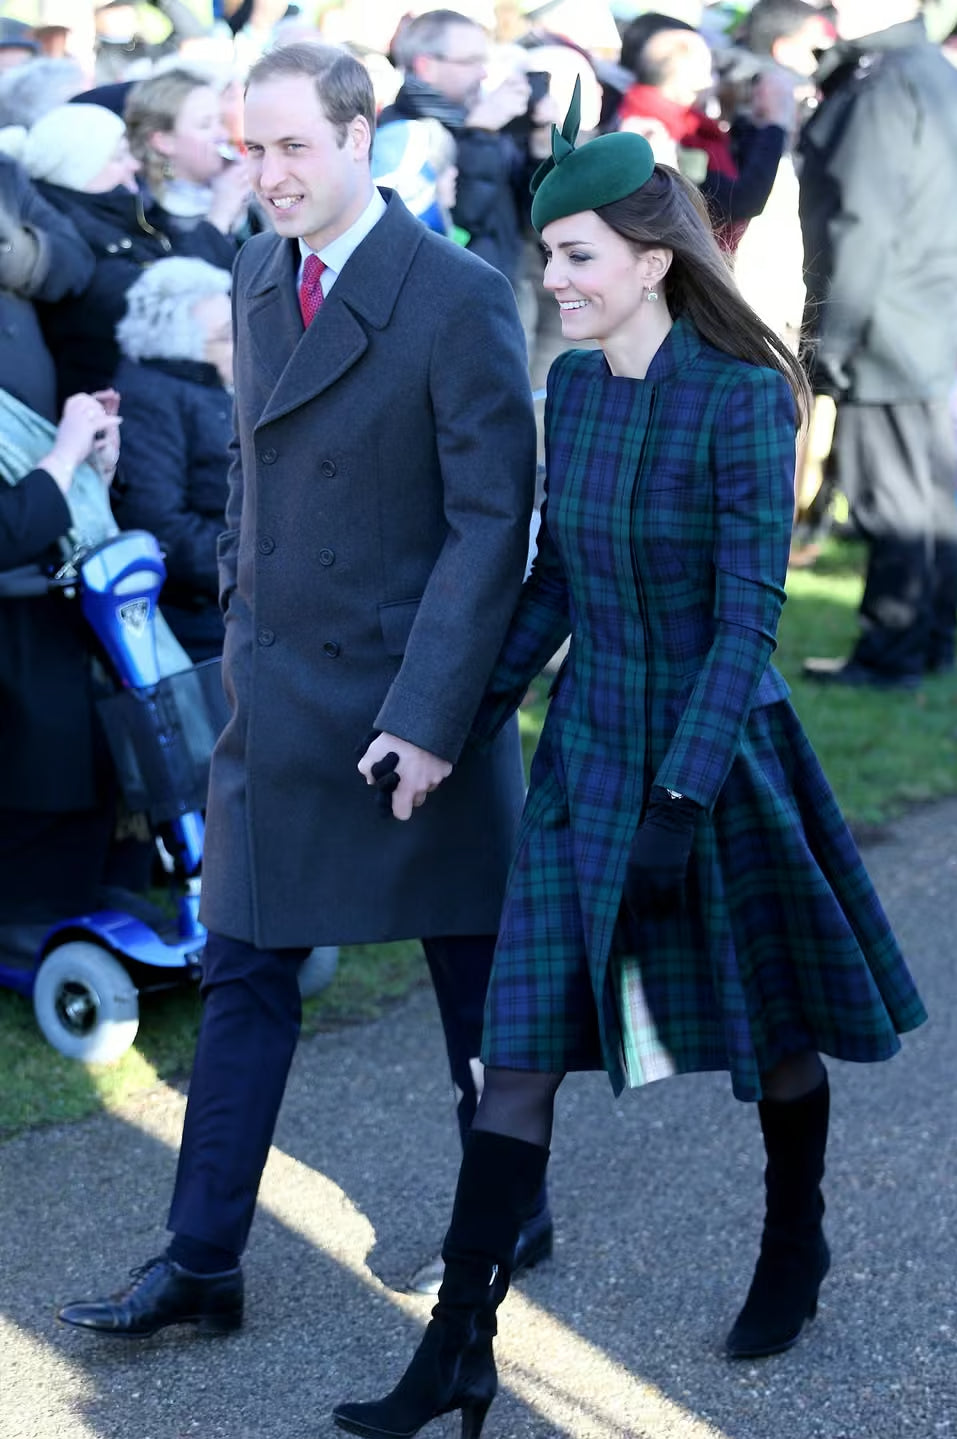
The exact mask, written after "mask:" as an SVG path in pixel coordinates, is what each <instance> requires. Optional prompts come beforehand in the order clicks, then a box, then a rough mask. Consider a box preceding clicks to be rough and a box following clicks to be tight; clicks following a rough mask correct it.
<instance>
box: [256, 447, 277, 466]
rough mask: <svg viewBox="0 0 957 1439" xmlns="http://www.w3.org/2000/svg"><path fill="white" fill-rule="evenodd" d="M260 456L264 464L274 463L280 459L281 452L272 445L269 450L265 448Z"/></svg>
mask: <svg viewBox="0 0 957 1439" xmlns="http://www.w3.org/2000/svg"><path fill="white" fill-rule="evenodd" d="M259 458H260V459H261V460H262V462H263V464H264V465H274V464H275V463H276V461H277V460H278V459H279V452H278V450H274V449H273V448H272V446H270V447H269V449H268V450H263V452H262V454H261V455H260V456H259Z"/></svg>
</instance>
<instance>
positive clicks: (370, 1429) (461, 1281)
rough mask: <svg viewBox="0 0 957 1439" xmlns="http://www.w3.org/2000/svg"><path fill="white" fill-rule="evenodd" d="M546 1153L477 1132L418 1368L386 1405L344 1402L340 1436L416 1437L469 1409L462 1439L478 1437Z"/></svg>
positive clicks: (415, 1360)
mask: <svg viewBox="0 0 957 1439" xmlns="http://www.w3.org/2000/svg"><path fill="white" fill-rule="evenodd" d="M547 1162H548V1150H547V1149H545V1148H543V1147H542V1146H540V1145H537V1144H528V1143H526V1142H525V1140H523V1139H512V1138H510V1137H508V1136H507V1135H502V1134H492V1133H490V1132H488V1131H487V1130H475V1129H473V1130H471V1131H470V1133H469V1135H468V1137H467V1139H466V1144H465V1153H464V1156H463V1159H462V1168H461V1170H460V1171H459V1182H458V1188H457V1189H456V1194H455V1205H454V1207H453V1210H452V1222H451V1224H450V1225H449V1231H448V1234H447V1235H446V1237H445V1244H444V1245H443V1246H442V1258H443V1259H444V1260H445V1276H444V1278H443V1280H442V1287H441V1289H440V1290H439V1298H438V1303H437V1304H436V1306H435V1308H434V1309H433V1310H432V1319H431V1322H430V1324H429V1326H428V1328H427V1329H426V1331H425V1335H424V1337H423V1339H422V1342H421V1343H420V1345H419V1347H418V1349H417V1350H416V1352H415V1354H414V1355H413V1357H412V1362H411V1364H410V1365H409V1367H408V1369H407V1370H406V1371H405V1373H404V1374H403V1376H402V1378H401V1379H400V1380H399V1382H398V1384H397V1385H396V1387H395V1388H394V1389H393V1390H392V1392H391V1393H390V1394H387V1395H386V1397H385V1398H384V1399H379V1400H376V1401H374V1402H373V1403H369V1404H340V1405H339V1406H338V1407H337V1408H336V1409H335V1410H334V1411H333V1418H334V1419H335V1421H336V1423H337V1424H338V1426H339V1428H340V1429H347V1430H348V1431H349V1433H350V1434H361V1435H364V1436H365V1439H412V1435H414V1434H417V1433H418V1432H419V1430H420V1429H421V1428H422V1426H423V1425H424V1424H428V1423H429V1422H430V1420H432V1419H436V1418H438V1416H439V1415H440V1414H449V1413H451V1412H452V1411H453V1410H456V1409H460V1410H461V1411H462V1439H479V1435H480V1434H481V1430H482V1425H483V1423H484V1422H485V1415H486V1412H487V1411H488V1407H489V1405H490V1404H491V1402H492V1400H493V1399H494V1397H495V1391H496V1388H497V1386H498V1380H497V1377H496V1373H495V1360H494V1358H493V1356H492V1339H493V1337H494V1335H495V1332H496V1322H495V1311H496V1309H497V1308H498V1306H499V1304H500V1303H501V1302H502V1300H503V1299H504V1298H505V1295H506V1293H507V1291H508V1283H509V1277H510V1266H511V1262H512V1256H513V1255H514V1253H515V1241H516V1240H517V1238H518V1231H519V1229H520V1227H521V1224H522V1220H523V1219H524V1218H525V1216H526V1215H527V1214H528V1213H529V1212H530V1211H531V1209H532V1208H533V1206H534V1204H535V1201H536V1198H537V1196H538V1192H539V1190H540V1188H541V1184H542V1180H543V1178H544V1176H545V1166H546V1164H547Z"/></svg>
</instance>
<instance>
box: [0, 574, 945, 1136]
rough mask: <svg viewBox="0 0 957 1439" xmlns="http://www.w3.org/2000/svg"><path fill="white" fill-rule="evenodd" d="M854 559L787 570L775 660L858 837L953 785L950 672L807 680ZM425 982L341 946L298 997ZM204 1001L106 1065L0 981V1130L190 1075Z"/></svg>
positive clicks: (834, 634) (320, 1022)
mask: <svg viewBox="0 0 957 1439" xmlns="http://www.w3.org/2000/svg"><path fill="white" fill-rule="evenodd" d="M860 565H861V553H860V551H859V550H856V549H855V548H854V547H852V546H847V545H841V546H838V545H835V546H833V547H832V548H831V549H830V550H828V551H827V552H826V553H825V555H824V557H823V558H822V559H821V560H820V561H819V562H818V564H817V566H816V567H815V568H814V570H812V571H795V572H793V573H792V574H791V576H790V578H789V581H788V603H787V605H786V606H785V610H784V617H783V620H782V623H781V631H780V643H779V647H778V651H777V655H776V657H775V659H776V663H777V664H778V666H779V668H780V669H781V670H782V671H783V673H784V675H785V677H786V678H787V679H788V681H789V682H790V683H791V685H792V691H793V696H792V697H793V700H794V704H795V707H796V709H797V711H798V713H799V714H800V716H801V719H802V721H803V723H804V725H805V727H806V729H807V731H808V734H809V735H810V737H811V740H812V742H813V743H814V745H815V747H816V749H817V752H818V754H819V756H820V758H821V762H822V764H823V765H824V769H825V771H826V773H827V775H828V778H829V779H830V781H831V784H832V786H833V788H834V790H835V792H836V794H837V797H838V799H839V801H840V803H841V805H842V806H843V808H844V810H845V813H846V814H847V816H848V818H849V819H850V820H851V822H852V824H853V825H854V826H855V829H856V830H857V832H858V833H859V834H860V835H862V836H865V837H866V834H867V832H868V830H870V829H871V828H872V827H874V826H880V825H882V824H885V823H887V822H888V821H889V820H891V819H893V817H894V815H896V814H899V813H900V812H901V811H902V810H903V809H904V808H905V807H906V806H907V805H908V804H911V803H913V802H915V801H922V800H928V799H934V798H938V797H940V796H942V795H947V794H954V793H957V678H955V677H954V675H949V676H945V677H941V678H934V679H929V680H928V681H927V682H926V684H925V685H924V686H923V687H922V688H921V689H919V690H917V691H914V692H905V693H894V692H890V693H876V692H871V691H855V690H847V691H844V690H841V689H840V688H837V689H833V690H832V689H828V688H822V687H818V686H815V685H813V684H811V683H809V682H807V681H805V680H803V679H802V678H801V676H800V667H801V661H802V659H804V658H805V657H806V656H807V655H810V654H825V655H826V654H834V655H843V654H846V653H847V652H848V650H849V648H850V646H851V644H852V643H853V638H854V634H855V630H856V612H857V604H858V601H859V598H860V592H861V577H860ZM546 690H547V684H546V682H545V681H543V680H540V681H537V682H536V683H535V684H534V685H533V686H532V688H531V690H530V691H529V695H528V698H527V700H526V703H525V704H524V705H523V707H522V710H521V712H520V716H519V719H520V724H521V728H522V741H523V745H524V748H525V754H526V760H528V759H529V758H530V756H531V753H532V750H533V749H534V746H535V742H536V739H537V735H538V731H539V729H540V727H541V723H542V719H543V717H544V709H545V695H546ZM426 980H427V972H426V967H425V960H424V958H423V956H422V951H421V948H420V946H419V945H418V944H417V943H415V942H412V941H409V942H407V943H403V944H394V945H365V946H353V947H350V948H347V949H344V950H343V951H342V953H341V956H340V962H339V970H338V973H337V975H336V978H335V979H334V980H333V983H332V984H331V985H330V986H329V988H328V989H327V990H326V991H325V993H324V994H322V995H320V996H319V997H318V998H317V999H314V1000H310V1001H309V1002H308V1003H307V1005H306V1009H305V1019H304V1025H303V1032H304V1033H306V1034H312V1033H316V1032H317V1031H319V1030H321V1029H326V1028H330V1027H338V1026H341V1025H344V1024H351V1023H355V1022H358V1021H361V1020H365V1019H369V1018H372V1017H373V1016H375V1015H377V1014H380V1013H382V1012H383V1011H384V1010H385V1009H386V1008H387V1007H388V1006H389V1005H390V1004H392V1003H394V1002H395V1001H396V1000H397V999H399V998H401V997H402V996H403V995H405V994H407V993H408V992H409V991H410V989H412V988H413V987H414V986H416V985H418V984H423V983H425V982H426ZM198 1013H199V1001H198V996H197V994H196V993H195V991H194V990H191V989H188V990H180V991H173V992H167V993H165V994H162V995H157V996H152V997H150V996H145V997H144V999H143V1002H142V1006H141V1021H140V1029H139V1034H138V1036H137V1041H136V1045H135V1046H134V1048H133V1049H132V1050H130V1051H129V1053H127V1054H126V1055H124V1056H123V1058H122V1059H120V1060H118V1061H116V1062H115V1063H114V1064H110V1065H90V1066H83V1065H79V1064H76V1063H74V1062H73V1061H70V1060H66V1059H63V1058H62V1057H61V1056H60V1055H58V1054H57V1053H55V1052H54V1050H52V1049H51V1048H50V1047H49V1046H48V1045H47V1044H46V1042H45V1041H44V1040H43V1039H42V1037H41V1036H40V1034H39V1031H38V1030H37V1029H36V1026H35V1024H34V1020H33V1011H32V1009H31V1006H30V1005H29V1003H28V1002H27V1001H26V1000H23V999H20V998H19V997H18V996H16V995H13V994H9V993H6V992H4V991H0V1095H2V1099H0V1139H3V1138H6V1137H9V1136H11V1135H13V1134H15V1133H17V1132H19V1131H21V1130H23V1129H26V1128H30V1127H32V1126H34V1125H39V1124H45V1123H56V1122H62V1121H65V1120H72V1119H77V1118H80V1117H81V1116H82V1115H85V1114H89V1113H92V1112H93V1111H95V1110H97V1109H99V1108H102V1107H109V1106H110V1105H115V1104H120V1103H122V1102H123V1101H124V1100H126V1099H128V1098H129V1097H130V1096H131V1095H133V1094H135V1093H137V1092H142V1091H143V1090H145V1089H148V1088H150V1087H151V1086H153V1085H155V1084H156V1082H157V1081H158V1080H160V1079H167V1080H170V1079H172V1080H177V1079H182V1078H184V1077H185V1076H186V1074H187V1073H188V1070H189V1065H190V1062H191V1059H192V1051H193V1043H194V1039H195V1034H196V1023H197V1017H198Z"/></svg>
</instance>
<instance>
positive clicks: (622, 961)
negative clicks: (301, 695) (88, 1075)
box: [482, 701, 926, 1100]
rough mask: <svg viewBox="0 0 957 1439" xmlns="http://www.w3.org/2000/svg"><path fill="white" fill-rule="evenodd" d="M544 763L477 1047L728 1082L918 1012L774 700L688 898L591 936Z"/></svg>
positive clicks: (891, 1049)
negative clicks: (719, 1075)
mask: <svg viewBox="0 0 957 1439" xmlns="http://www.w3.org/2000/svg"><path fill="white" fill-rule="evenodd" d="M569 812H570V807H569V803H568V797H567V796H566V795H565V794H564V792H563V786H562V782H561V775H560V773H559V771H558V769H557V767H554V766H553V767H549V768H546V770H545V772H544V773H543V774H542V775H541V777H540V778H539V781H538V783H537V784H536V783H535V782H534V780H533V784H532V787H531V789H530V791H529V796H528V800H527V805H526V814H525V817H524V822H523V828H522V835H521V839H520V843H519V849H518V852H517V854H516V857H515V861H514V864H513V868H512V875H511V879H510V882H509V887H508V893H507V895H506V900H505V907H504V910H503V917H502V926H501V930H500V935H499V942H498V946H497V949H496V955H495V963H494V967H493V971H492V977H491V981H490V986H489V992H488V999H487V1004H486V1012H485V1034H484V1041H483V1046H482V1058H483V1060H484V1061H485V1063H486V1064H490V1065H496V1066H500V1067H503V1068H509V1069H527V1070H534V1071H538V1072H549V1073H556V1074H560V1073H564V1072H567V1071H570V1070H575V1069H601V1068H604V1069H606V1070H607V1072H608V1074H609V1077H610V1079H611V1082H612V1086H613V1088H614V1089H615V1092H616V1093H617V1092H619V1091H620V1090H621V1089H622V1088H623V1087H624V1086H625V1084H626V1083H627V1084H630V1085H640V1084H644V1083H647V1082H648V1081H650V1080H653V1079H659V1078H662V1077H663V1076H665V1075H670V1074H681V1073H689V1072H693V1071H699V1070H712V1069H726V1070H728V1071H729V1073H730V1075H731V1082H732V1087H733V1089H734V1093H735V1095H736V1096H737V1097H738V1098H739V1099H745V1100H754V1099H760V1097H761V1092H762V1091H761V1075H762V1074H765V1073H767V1072H768V1071H769V1070H771V1069H773V1068H774V1066H775V1065H776V1064H778V1063H779V1062H780V1061H781V1060H783V1059H786V1058H787V1057H788V1056H790V1055H793V1054H797V1053H800V1052H801V1051H803V1050H809V1049H813V1050H817V1051H820V1052H821V1053H824V1054H828V1055H832V1056H833V1057H834V1058H837V1059H844V1060H856V1061H860V1062H872V1061H875V1060H882V1059H887V1058H888V1057H889V1056H890V1055H892V1054H894V1053H895V1052H896V1051H897V1050H898V1049H899V1048H900V1041H899V1039H898V1035H899V1034H902V1033H904V1032H906V1031H907V1030H911V1029H914V1028H916V1027H917V1026H918V1025H919V1024H921V1023H922V1022H923V1020H924V1019H926V1013H925V1010H924V1007H923V1004H922V1003H921V1000H920V997H919V995H918V993H917V990H916V988H915V986H914V983H913V980H912V978H911V976H910V973H909V971H908V969H907V966H906V963H905V961H904V959H903V956H902V955H901V953H900V950H899V948H898V946H897V942H896V940H895V938H894V935H893V933H892V931H891V928H890V924H889V922H888V920H887V917H886V915H885V913H884V911H883V908H882V907H881V904H880V901H879V900H878V898H877V895H876V893H875V891H874V888H873V886H872V884H871V881H870V879H869V877H868V874H867V871H866V870H865V868H864V864H863V861H862V860H861V857H860V854H859V853H858V850H857V847H856V845H855V843H854V840H853V839H852V837H851V834H850V832H849V830H848V828H847V825H846V824H845V822H844V819H843V817H842V815H841V813H840V810H839V809H838V806H837V802H836V800H835V799H834V796H833V794H832V792H831V789H830V786H829V785H828V783H827V780H826V779H825V777H824V774H823V772H822V770H821V767H820V765H819V763H818V760H817V757H816V755H815V754H814V751H813V750H812V748H811V746H810V743H809V742H808V739H807V737H806V735H805V734H804V731H803V729H802V728H801V725H800V722H799V720H798V718H797V715H796V714H795V712H794V710H793V709H792V707H791V705H790V703H788V702H786V701H785V702H781V703H778V704H773V705H768V706H764V707H762V708H759V709H756V710H754V711H753V712H752V715H751V717H750V720H749V723H748V727H747V731H746V734H745V737H744V740H743V743H742V745H741V748H740V750H739V752H738V755H737V756H736V759H735V762H734V764H733V766H732V768H731V771H730V773H729V776H728V779H727V781H726V782H725V785H724V788H723V789H722V792H721V795H720V797H719V799H718V802H717V804H716V805H715V807H714V810H713V812H712V814H711V815H703V816H702V817H701V818H700V819H699V822H698V827H697V831H696V836H695V843H694V849H693V853H692V859H691V865H690V868H689V875H688V883H687V892H686V903H685V905H684V906H683V907H682V908H681V909H680V910H679V911H677V912H676V913H675V914H674V915H669V916H667V917H665V918H663V919H650V918H649V920H648V921H646V922H644V923H642V924H641V925H640V926H638V927H636V928H632V927H629V926H628V925H626V923H625V922H624V920H623V919H622V918H620V919H619V923H618V926H617V928H616V931H615V938H614V941H613V944H612V948H611V952H610V953H609V954H607V955H595V954H589V952H588V945H587V942H586V925H585V923H584V921H583V901H584V900H585V898H586V897H585V896H584V895H583V893H582V891H581V888H580V881H579V874H578V870H579V869H580V866H578V867H576V861H575V855H576V853H577V854H580V853H581V852H582V844H581V836H575V835H574V833H573V826H572V823H571V821H570V818H569Z"/></svg>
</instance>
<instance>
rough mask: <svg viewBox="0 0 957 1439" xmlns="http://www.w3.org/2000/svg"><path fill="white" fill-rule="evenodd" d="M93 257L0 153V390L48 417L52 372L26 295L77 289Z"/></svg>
mask: <svg viewBox="0 0 957 1439" xmlns="http://www.w3.org/2000/svg"><path fill="white" fill-rule="evenodd" d="M93 264H94V262H93V256H92V254H91V252H90V250H89V248H88V247H87V246H86V245H85V244H84V242H83V241H82V240H81V239H80V237H79V235H78V234H77V232H76V230H75V229H74V227H73V225H72V224H71V223H70V221H69V220H68V219H67V218H66V216H64V215H62V214H61V213H60V212H59V210H56V209H55V208H54V207H53V206H52V205H50V204H48V203H47V201H46V200H44V199H43V198H42V196H40V195H39V194H38V193H37V191H36V190H35V189H34V187H33V185H32V184H31V183H30V180H29V178H28V176H27V174H26V171H24V170H23V169H21V167H20V166H19V165H17V164H16V163H15V162H14V161H13V160H11V159H9V158H8V157H7V156H5V155H0V389H4V390H7V391H8V392H9V393H10V394H11V395H14V396H16V398H17V399H18V400H22V402H23V403H24V404H25V405H29V407H30V409H31V410H35V411H36V413H37V414H39V415H43V416H44V418H45V419H48V420H55V419H56V418H57V391H56V374H55V371H54V366H53V359H52V357H51V355H50V352H49V350H48V349H47V346H46V342H45V341H44V338H43V333H42V331H41V329H40V325H39V322H38V319H37V315H36V311H35V310H34V302H35V301H41V300H42V301H46V302H47V303H52V302H55V301H58V300H62V299H63V298H64V297H65V296H70V295H78V294H79V293H80V292H81V291H82V290H83V289H85V287H86V286H87V285H88V284H89V283H90V280H91V279H92V277H93Z"/></svg>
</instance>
